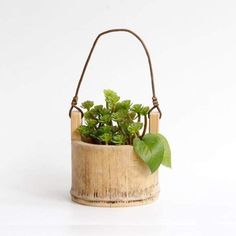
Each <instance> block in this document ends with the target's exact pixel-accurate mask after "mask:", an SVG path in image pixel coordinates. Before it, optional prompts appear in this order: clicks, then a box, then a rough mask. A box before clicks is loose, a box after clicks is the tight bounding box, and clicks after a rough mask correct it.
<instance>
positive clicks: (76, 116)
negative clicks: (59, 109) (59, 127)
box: [71, 111, 81, 140]
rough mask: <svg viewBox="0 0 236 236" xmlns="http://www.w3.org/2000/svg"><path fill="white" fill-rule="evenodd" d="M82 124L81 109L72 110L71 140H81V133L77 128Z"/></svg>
mask: <svg viewBox="0 0 236 236" xmlns="http://www.w3.org/2000/svg"><path fill="white" fill-rule="evenodd" d="M80 125H81V113H80V112H79V111H72V112H71V140H81V136H80V134H79V133H78V132H77V131H76V129H77V128H78V127H79V126H80Z"/></svg>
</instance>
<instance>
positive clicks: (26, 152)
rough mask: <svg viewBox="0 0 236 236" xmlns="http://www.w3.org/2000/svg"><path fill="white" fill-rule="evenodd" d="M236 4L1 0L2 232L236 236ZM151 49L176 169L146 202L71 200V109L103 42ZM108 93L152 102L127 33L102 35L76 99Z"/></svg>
mask: <svg viewBox="0 0 236 236" xmlns="http://www.w3.org/2000/svg"><path fill="white" fill-rule="evenodd" d="M235 12H236V3H235V1H233V0H232V1H230V0H224V1H223V0H221V1H220V0H219V1H218V0H215V1H213V0H198V1H193V0H179V1H174V0H167V1H154V0H149V1H144V0H142V1H141V0H135V1H131V0H130V1H124V0H119V1H118V0H117V1H108V0H102V1H91V0H87V1H81V0H79V1H71V0H68V1H60V0H41V1H30V0H28V1H27V0H21V1H17V0H5V1H4V0H0V111H1V116H0V234H1V235H4V236H7V235H58V236H60V235H95V233H96V235H101V234H102V235H121V234H122V235H132V234H134V235H150V234H155V235H181V236H183V235H235V234H236V202H235V201H236V200H235V199H236V189H235V186H236V174H235V168H236V151H235V146H236V135H235V133H236V126H235V122H236V112H235V100H236V95H235V91H236V82H235V79H236V72H235V64H236V14H235ZM116 27H123V28H129V29H132V30H133V31H135V32H136V33H138V34H139V35H140V36H141V37H142V38H143V39H144V41H145V43H146V44H147V46H148V48H149V50H150V54H151V57H152V60H153V66H154V74H155V80H156V89H157V96H158V98H159V102H160V106H161V108H162V111H163V118H162V120H161V128H160V131H161V133H163V134H165V135H166V136H167V137H168V139H169V141H170V144H171V147H172V155H173V156H172V157H173V169H172V170H169V169H166V168H165V167H161V170H160V181H161V194H160V198H159V200H158V201H157V202H155V203H154V204H151V205H146V206H141V207H133V208H118V209H109V208H92V207H86V206H81V205H78V204H75V203H72V202H71V201H70V196H69V190H70V181H71V179H70V175H71V172H70V133H69V131H70V120H69V118H68V109H69V106H70V102H71V99H72V97H73V95H74V92H75V88H76V84H77V81H78V79H79V75H80V72H81V70H82V66H83V64H84V62H85V59H86V56H87V54H88V51H89V49H90V47H91V44H92V42H93V40H94V39H95V37H96V36H97V34H98V33H100V32H101V31H103V30H107V29H110V28H116ZM104 88H111V89H115V90H116V91H117V92H118V93H119V94H120V95H121V96H122V97H123V98H131V99H132V100H135V102H142V103H144V104H148V105H151V89H150V81H149V74H148V66H147V63H146V58H145V54H144V52H143V50H142V47H141V46H140V45H139V43H138V41H137V40H136V39H135V38H132V37H131V36H130V35H129V34H125V33H115V34H113V35H107V36H105V37H103V38H102V39H101V41H100V44H99V45H98V47H97V48H96V50H95V54H94V57H93V59H92V61H91V64H90V65H89V68H88V73H86V75H85V80H84V83H83V85H82V87H81V94H80V97H79V102H81V101H83V100H84V99H87V98H88V99H93V100H95V101H96V102H99V101H101V99H102V90H103V89H104Z"/></svg>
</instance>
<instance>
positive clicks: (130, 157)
mask: <svg viewBox="0 0 236 236" xmlns="http://www.w3.org/2000/svg"><path fill="white" fill-rule="evenodd" d="M117 31H125V32H129V33H131V34H133V35H134V36H135V37H136V38H138V40H139V41H140V42H141V43H142V45H143V47H144V49H145V52H146V55H147V57H148V62H149V68H150V75H151V81H152V91H153V97H152V100H153V107H152V108H151V109H150V108H149V107H148V106H144V105H142V104H135V103H132V102H131V101H130V100H121V99H120V97H119V96H118V95H117V93H116V92H114V91H112V90H110V89H106V90H104V97H105V103H104V105H95V104H94V102H93V101H90V100H88V101H85V102H83V103H82V104H81V106H80V107H78V106H77V97H78V91H79V88H80V85H81V82H82V79H83V76H84V73H85V70H86V68H87V65H88V62H89V59H90V57H91V54H92V52H93V50H94V47H95V45H96V42H97V41H98V39H99V37H100V36H102V35H103V34H107V33H111V32H117ZM74 108H75V109H76V110H74ZM155 108H157V110H158V112H154V111H153V110H154V109H155ZM69 114H70V117H71V135H72V136H71V138H72V188H71V196H72V200H73V201H75V202H78V203H81V204H86V205H93V206H109V207H115V206H133V205H141V204H145V203H148V202H152V201H153V200H154V199H156V198H157V196H158V194H159V182H158V168H159V166H160V165H161V164H163V165H165V166H167V167H171V153H170V147H169V144H168V142H167V140H166V138H165V137H164V136H163V135H161V134H160V133H158V120H159V118H160V117H161V111H160V109H159V105H158V102H157V99H156V96H155V87H154V80H153V73H152V66H151V60H150V56H149V53H148V51H147V48H146V46H145V45H144V43H143V41H142V40H141V39H140V37H139V36H137V35H136V34H135V33H134V32H132V31H130V30H127V29H114V30H109V31H105V32H103V33H101V34H99V35H98V37H97V38H96V40H95V42H94V44H93V46H92V48H91V50H90V53H89V56H88V58H87V61H86V63H85V66H84V69H83V72H82V75H81V78H80V81H79V84H78V86H77V89H76V94H75V96H74V98H73V99H72V103H71V108H70V111H69ZM147 128H149V132H147Z"/></svg>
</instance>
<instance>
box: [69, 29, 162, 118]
mask: <svg viewBox="0 0 236 236" xmlns="http://www.w3.org/2000/svg"><path fill="white" fill-rule="evenodd" d="M112 32H128V33H130V34H132V35H133V36H135V37H136V38H137V39H138V40H139V42H140V43H141V44H142V46H143V49H144V51H145V53H146V56H147V59H148V64H149V71H150V77H151V86H152V103H153V107H152V108H151V109H150V110H149V114H150V112H151V111H152V110H153V109H155V108H157V110H158V112H159V116H160V118H161V116H162V113H161V110H160V108H159V103H158V101H157V97H156V93H155V84H154V77H153V70H152V62H151V58H150V54H149V52H148V50H147V47H146V45H145V44H144V42H143V40H142V39H141V38H140V37H139V36H138V35H137V34H136V33H134V32H133V31H131V30H128V29H111V30H107V31H104V32H102V33H100V34H99V35H98V36H97V37H96V39H95V41H94V43H93V45H92V47H91V49H90V52H89V54H88V57H87V60H86V62H85V64H84V68H83V70H82V73H81V76H80V80H79V83H78V85H77V88H76V92H75V96H74V97H73V99H72V102H71V108H70V110H69V116H70V117H71V112H72V110H73V108H75V109H77V110H78V111H80V112H81V114H82V116H83V111H82V110H81V109H80V108H79V107H78V106H77V100H78V93H79V89H80V86H81V83H82V81H83V77H84V74H85V71H86V69H87V66H88V63H89V61H90V58H91V56H92V53H93V51H94V48H95V46H96V44H97V42H98V39H99V38H100V37H101V36H102V35H105V34H109V33H112Z"/></svg>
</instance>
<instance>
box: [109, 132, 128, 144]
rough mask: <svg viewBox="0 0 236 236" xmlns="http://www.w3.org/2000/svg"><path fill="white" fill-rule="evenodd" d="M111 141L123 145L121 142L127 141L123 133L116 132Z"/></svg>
mask: <svg viewBox="0 0 236 236" xmlns="http://www.w3.org/2000/svg"><path fill="white" fill-rule="evenodd" d="M111 141H112V143H114V144H118V145H121V144H124V143H125V137H124V136H123V135H121V134H115V135H113V137H112V140H111Z"/></svg>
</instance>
